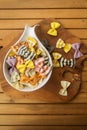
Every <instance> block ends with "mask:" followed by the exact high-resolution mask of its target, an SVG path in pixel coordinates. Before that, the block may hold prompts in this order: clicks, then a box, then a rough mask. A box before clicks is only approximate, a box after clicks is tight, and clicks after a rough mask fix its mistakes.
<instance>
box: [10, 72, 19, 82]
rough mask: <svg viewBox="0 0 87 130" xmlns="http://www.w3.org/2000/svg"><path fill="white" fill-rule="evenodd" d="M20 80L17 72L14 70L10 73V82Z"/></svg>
mask: <svg viewBox="0 0 87 130" xmlns="http://www.w3.org/2000/svg"><path fill="white" fill-rule="evenodd" d="M19 80H20V75H19V73H18V72H16V71H14V72H13V73H12V75H11V82H12V83H14V82H17V81H19Z"/></svg>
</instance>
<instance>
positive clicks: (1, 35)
mask: <svg viewBox="0 0 87 130" xmlns="http://www.w3.org/2000/svg"><path fill="white" fill-rule="evenodd" d="M22 31H23V29H22V30H20V29H14V30H13V29H8V30H7V29H4V30H2V29H1V30H0V39H5V38H6V36H7V35H8V34H9V35H10V34H11V33H16V32H18V33H19V32H22ZM68 31H69V32H70V33H72V34H73V35H75V36H77V37H79V38H82V39H86V38H87V30H86V29H68Z"/></svg>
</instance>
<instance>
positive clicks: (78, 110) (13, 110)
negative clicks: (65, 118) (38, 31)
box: [0, 103, 87, 115]
mask: <svg viewBox="0 0 87 130" xmlns="http://www.w3.org/2000/svg"><path fill="white" fill-rule="evenodd" d="M0 114H6V115H8V114H9V115H12V114H13V115H15V114H18V115H21V114H22V115H34V114H35V115H44V114H45V115H64V114H65V115H87V104H83V105H81V104H54V105H53V104H40V103H39V104H8V105H7V104H2V105H0Z"/></svg>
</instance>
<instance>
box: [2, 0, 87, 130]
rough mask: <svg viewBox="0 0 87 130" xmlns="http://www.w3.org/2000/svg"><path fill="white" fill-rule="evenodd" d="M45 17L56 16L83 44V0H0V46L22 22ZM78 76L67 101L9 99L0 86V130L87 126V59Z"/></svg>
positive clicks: (86, 16)
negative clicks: (75, 91)
mask: <svg viewBox="0 0 87 130" xmlns="http://www.w3.org/2000/svg"><path fill="white" fill-rule="evenodd" d="M49 17H54V18H57V19H58V20H59V21H60V22H61V23H62V24H63V25H64V26H65V28H67V29H68V30H69V31H70V32H71V33H73V34H74V35H76V36H78V37H80V38H81V39H82V40H83V41H84V43H85V44H87V0H0V45H2V40H3V39H4V38H5V37H6V36H7V35H8V34H9V35H10V33H12V32H13V33H14V32H21V30H23V28H24V26H25V24H26V23H27V24H29V25H33V24H35V23H37V22H39V21H40V20H42V19H43V18H49ZM6 45H8V43H5V44H4V45H3V46H4V48H5V46H6ZM1 64H2V63H1V62H0V66H1ZM82 79H83V84H82V88H81V91H80V94H79V95H78V96H77V97H76V99H74V100H73V101H72V102H70V103H68V104H61V103H60V101H59V102H56V101H55V102H54V100H53V99H50V101H48V100H47V99H45V100H44V101H41V100H39V99H37V97H36V99H34V100H33V101H31V100H29V99H15V100H13V99H11V98H10V97H8V96H7V95H6V94H5V93H3V90H2V89H1V86H0V130H2V129H3V130H57V129H59V130H69V129H70V130H73V129H74V130H78V129H80V130H82V129H87V61H86V62H85V63H84V67H83V73H82ZM48 96H49V95H48Z"/></svg>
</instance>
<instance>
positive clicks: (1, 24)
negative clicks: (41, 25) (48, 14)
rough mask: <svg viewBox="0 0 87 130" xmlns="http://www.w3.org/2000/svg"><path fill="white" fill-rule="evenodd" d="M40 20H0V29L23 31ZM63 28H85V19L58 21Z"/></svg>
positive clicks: (86, 22) (86, 23)
mask: <svg viewBox="0 0 87 130" xmlns="http://www.w3.org/2000/svg"><path fill="white" fill-rule="evenodd" d="M41 20H42V19H29V20H0V29H19V28H20V29H23V28H24V26H25V25H26V24H28V25H29V26H32V25H34V24H36V23H38V22H40V21H41ZM58 21H59V22H61V23H62V24H63V25H64V26H65V28H78V29H79V28H85V29H86V28H87V19H58Z"/></svg>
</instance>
